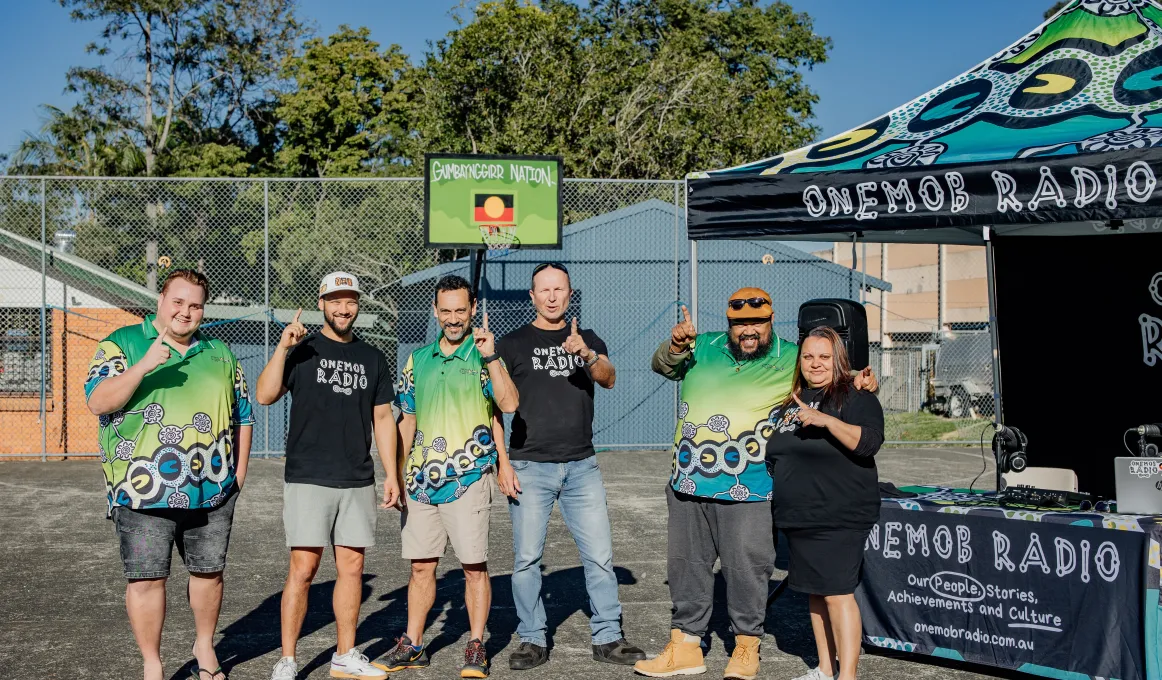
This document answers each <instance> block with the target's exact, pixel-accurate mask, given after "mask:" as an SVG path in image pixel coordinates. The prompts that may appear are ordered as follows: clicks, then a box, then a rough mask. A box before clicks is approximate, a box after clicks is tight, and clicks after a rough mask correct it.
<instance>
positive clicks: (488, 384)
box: [396, 338, 496, 505]
mask: <svg viewBox="0 0 1162 680" xmlns="http://www.w3.org/2000/svg"><path fill="white" fill-rule="evenodd" d="M396 393H397V394H399V405H400V409H401V410H402V411H403V412H404V413H410V414H413V415H415V417H416V438H415V442H414V443H413V444H412V450H411V453H410V454H409V455H408V459H407V462H406V463H405V464H404V470H403V478H404V488H405V489H406V490H407V494H408V497H409V498H411V499H413V500H415V501H416V502H418V503H428V504H432V505H435V504H439V503H448V502H450V501H454V500H456V499H457V498H459V497H460V496H462V495H463V494H464V492H465V491H467V490H468V487H469V486H471V485H472V484H473V483H474V482H476V481H477V480H479V479H480V477H481V476H482V475H483V474H484V473H486V472H488V471H490V470H492V469H493V468H494V467H495V465H496V444H495V442H493V439H492V398H493V396H492V380H491V379H490V378H489V376H488V367H487V366H485V365H484V361H483V357H481V356H480V352H479V351H478V350H477V349H476V345H475V344H474V343H473V342H472V338H467V339H465V340H464V342H462V343H460V346H459V347H457V348H456V351H455V352H453V353H452V354H451V355H450V356H449V355H445V354H444V353H443V352H442V351H441V350H440V341H439V340H436V342H433V343H432V344H430V345H426V346H424V347H421V348H419V349H417V350H416V351H414V352H412V353H411V355H409V356H408V359H407V364H406V365H405V366H404V369H403V374H402V375H401V376H400V380H399V384H398V385H397V389H396Z"/></svg>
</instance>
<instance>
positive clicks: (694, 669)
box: [633, 628, 706, 678]
mask: <svg viewBox="0 0 1162 680" xmlns="http://www.w3.org/2000/svg"><path fill="white" fill-rule="evenodd" d="M633 669H634V670H635V671H637V672H638V673H641V674H642V675H648V676H650V677H651V678H668V677H671V676H674V675H698V674H699V673H705V672H706V666H705V665H704V664H703V663H702V647H700V646H699V640H698V638H696V637H694V636H693V635H686V634H685V633H683V632H682V631H680V630H678V629H677V628H675V629H673V630H671V631H670V642H669V644H667V645H666V648H665V649H663V650H662V653H661V654H659V655H657V656H655V657H654V658H652V659H646V660H645V661H639V662H637V663H635V664H634V665H633Z"/></svg>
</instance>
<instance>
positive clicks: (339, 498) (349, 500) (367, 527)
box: [282, 482, 378, 548]
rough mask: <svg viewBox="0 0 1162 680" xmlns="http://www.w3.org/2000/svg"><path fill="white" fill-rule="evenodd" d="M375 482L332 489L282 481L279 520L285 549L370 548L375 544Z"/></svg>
mask: <svg viewBox="0 0 1162 680" xmlns="http://www.w3.org/2000/svg"><path fill="white" fill-rule="evenodd" d="M377 500H378V498H377V497H376V495H375V484H371V485H370V486H361V487H359V488H357V489H333V488H331V487H329V486H318V485H315V484H292V483H289V482H288V483H285V484H283V487H282V523H283V526H284V527H285V528H286V545H287V547H288V548H326V547H328V546H332V545H341V546H343V547H345V548H370V547H371V546H373V545H375V522H376V517H377V514H376V513H377V511H376V506H377V502H376V501H377Z"/></svg>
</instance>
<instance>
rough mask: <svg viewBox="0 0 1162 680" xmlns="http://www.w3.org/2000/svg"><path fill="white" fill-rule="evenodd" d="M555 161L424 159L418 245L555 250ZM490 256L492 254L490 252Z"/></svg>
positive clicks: (560, 220) (558, 218)
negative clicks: (492, 244) (495, 242)
mask: <svg viewBox="0 0 1162 680" xmlns="http://www.w3.org/2000/svg"><path fill="white" fill-rule="evenodd" d="M564 224H565V218H564V214H563V213H562V211H561V159H560V157H558V156H510V155H503V156H502V155H488V154H451V153H429V154H424V245H425V246H427V247H428V248H476V249H484V248H487V247H489V245H488V244H489V238H490V236H495V235H497V234H498V233H499V234H503V235H504V237H505V238H507V239H509V240H507V241H506V245H507V248H506V250H517V249H521V248H554V249H555V248H560V247H561V230H562V229H563V228H564ZM494 254H495V253H494Z"/></svg>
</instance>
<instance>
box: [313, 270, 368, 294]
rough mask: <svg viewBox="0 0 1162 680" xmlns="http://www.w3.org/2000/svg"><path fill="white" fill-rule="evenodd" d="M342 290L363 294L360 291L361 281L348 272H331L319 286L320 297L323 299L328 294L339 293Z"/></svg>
mask: <svg viewBox="0 0 1162 680" xmlns="http://www.w3.org/2000/svg"><path fill="white" fill-rule="evenodd" d="M341 290H349V291H353V292H355V293H359V294H360V295H362V294H363V291H361V290H359V279H357V278H355V275H354V274H349V273H347V272H331V273H330V274H327V275H326V276H324V277H323V282H322V283H321V284H320V285H319V297H323V296H324V295H326V294H327V293H337V292H339V291H341Z"/></svg>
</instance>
